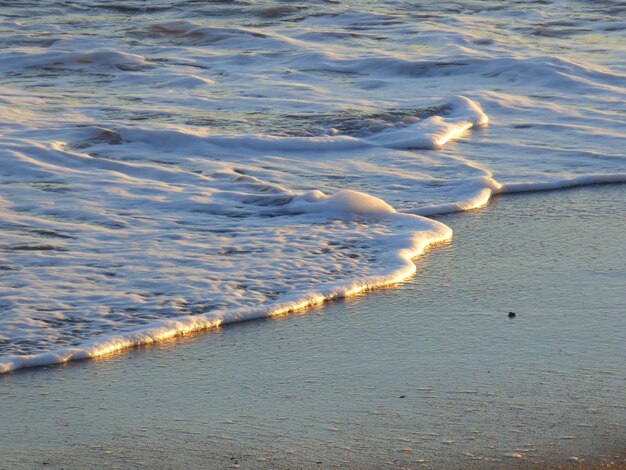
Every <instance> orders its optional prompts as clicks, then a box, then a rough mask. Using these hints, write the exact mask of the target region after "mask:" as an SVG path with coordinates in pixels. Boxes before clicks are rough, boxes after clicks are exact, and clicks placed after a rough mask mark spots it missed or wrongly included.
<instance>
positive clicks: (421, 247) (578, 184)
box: [0, 174, 626, 376]
mask: <svg viewBox="0 0 626 470" xmlns="http://www.w3.org/2000/svg"><path fill="white" fill-rule="evenodd" d="M625 177H626V175H624V174H613V175H604V177H601V178H596V177H594V176H593V175H592V176H584V177H579V178H572V179H571V180H561V181H555V182H552V183H550V182H548V183H539V184H534V183H529V184H526V183H521V184H513V185H506V186H499V188H498V189H497V190H496V189H493V190H488V191H489V194H488V195H487V196H486V200H485V202H479V203H477V204H476V205H475V206H471V207H469V208H467V209H458V208H457V209H455V210H453V211H449V210H447V209H446V208H445V207H446V206H445V205H444V206H443V209H442V210H443V212H441V213H437V212H434V213H433V214H429V213H428V212H429V210H428V209H429V208H426V209H427V210H426V211H425V213H424V214H422V212H420V211H414V212H409V214H411V213H415V215H423V216H424V217H426V218H428V219H431V220H434V221H438V219H441V218H445V217H447V216H450V215H452V216H458V215H463V214H464V213H466V212H469V211H473V210H477V209H482V208H484V207H486V206H488V205H489V204H490V203H492V202H493V200H494V198H499V197H502V196H509V195H526V194H533V193H543V192H552V191H569V190H572V189H574V190H575V189H579V188H588V187H596V186H613V185H623V184H625V183H626V181H625V180H624V178H625ZM494 184H495V182H494ZM494 188H495V187H494ZM479 199H480V198H479ZM457 205H458V204H453V206H455V207H456V206H457ZM400 214H401V213H400ZM452 238H453V234H449V235H440V236H439V238H437V239H435V238H432V239H430V240H428V241H421V242H420V243H419V244H418V246H417V247H414V249H413V251H412V254H411V255H410V256H403V258H406V259H405V261H406V262H407V264H410V265H411V269H408V268H406V269H404V268H400V269H396V270H395V271H394V274H396V273H398V272H401V273H400V274H398V275H395V276H394V277H393V278H389V276H385V275H376V276H373V277H368V278H366V279H362V280H358V281H350V282H349V283H348V284H345V285H341V286H338V287H333V288H331V289H330V290H328V289H327V290H326V291H323V292H319V293H315V294H314V296H313V297H312V296H310V295H309V296H306V297H303V298H301V299H298V300H296V301H291V302H283V303H279V304H276V305H274V306H270V307H269V308H268V307H258V308H252V309H251V311H250V312H246V313H243V312H242V313H238V312H235V315H234V317H235V319H233V320H230V319H226V320H225V319H224V317H227V316H228V315H227V314H220V315H217V316H215V315H211V314H198V315H193V316H191V317H189V316H186V317H179V318H172V319H167V320H161V321H158V322H156V323H149V324H146V325H144V326H142V327H140V328H137V329H135V330H131V331H128V332H120V333H119V334H117V335H116V336H108V335H104V337H103V338H102V339H100V338H98V337H95V338H93V339H90V340H88V341H86V342H84V343H82V344H80V345H77V346H68V347H64V348H61V349H57V350H52V351H47V352H44V353H37V354H34V355H28V356H6V357H5V358H4V362H3V361H2V359H3V358H2V357H0V376H1V375H2V374H5V373H11V372H15V371H18V370H22V369H29V368H37V367H46V366H54V365H58V364H65V363H68V362H73V361H83V360H97V359H99V358H105V357H107V356H109V355H112V354H125V353H127V352H128V351H130V350H133V349H136V348H142V347H145V346H147V345H151V344H158V343H163V342H167V341H178V340H181V339H182V338H184V337H188V336H189V335H195V334H203V333H206V332H210V331H211V330H214V329H216V328H221V327H224V326H226V325H231V324H238V323H243V322H247V321H256V320H261V319H271V318H275V317H278V316H283V315H292V314H297V313H300V312H306V311H308V310H309V309H312V308H317V307H319V306H323V305H326V304H329V303H331V302H336V301H338V300H345V299H350V298H351V297H354V296H358V295H362V294H367V293H369V292H372V291H376V290H380V289H384V288H390V287H394V286H397V285H398V284H400V283H402V282H406V281H407V280H409V279H410V278H411V276H413V275H414V274H415V270H414V269H412V265H413V264H414V263H415V262H416V259H417V258H419V257H421V256H424V254H425V253H426V252H427V251H428V250H430V249H432V248H433V247H436V246H437V245H439V244H442V243H447V242H449V241H450V240H451V239H452ZM380 279H382V280H380ZM238 317H242V318H238Z"/></svg>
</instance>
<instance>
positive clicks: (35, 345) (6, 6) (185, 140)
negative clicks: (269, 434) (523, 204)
mask: <svg viewBox="0 0 626 470" xmlns="http://www.w3.org/2000/svg"><path fill="white" fill-rule="evenodd" d="M625 126H626V4H625V3H624V2H623V1H593V2H590V1H575V0H567V1H565V0H542V1H489V0H483V1H459V2H439V1H423V2H408V1H377V2H371V1H364V0H354V1H349V2H339V1H331V0H328V1H310V2H298V1H290V2H286V1H285V2H277V1H253V0H250V1H238V0H232V1H227V0H220V1H191V0H187V1H182V0H181V1H174V0H169V1H165V0H160V1H150V2H145V1H139V0H129V1H123V2H122V1H106V2H105V1H97V0H75V1H69V0H68V1H53V0H51V1H47V2H40V1H28V0H19V1H17V0H16V1H10V0H9V1H6V0H0V372H8V371H11V370H15V369H19V368H21V367H27V366H36V365H45V364H53V363H58V362H66V361H68V360H72V359H80V358H86V357H94V356H98V355H101V354H106V353H109V352H112V351H116V350H120V349H123V348H126V347H129V346H133V345H138V344H146V343H152V342H155V341H159V340H162V339H166V338H170V337H172V336H176V335H181V334H185V333H189V332H192V331H197V330H201V329H205V328H210V327H212V326H217V325H220V324H225V323H233V322H238V321H243V320H249V319H254V318H262V317H267V316H274V315H280V314H285V313H289V312H292V311H295V310H299V309H302V308H305V307H307V306H310V305H315V304H319V303H321V302H324V301H326V300H328V299H334V298H342V297H346V296H350V295H353V294H355V293H358V292H361V291H363V290H367V289H371V288H375V287H379V286H384V285H393V284H395V283H397V282H398V281H400V280H403V279H405V278H407V277H409V276H411V275H412V274H413V273H414V272H415V269H416V268H415V264H414V263H413V261H412V260H413V258H415V257H416V256H417V255H419V254H420V253H422V251H423V250H424V249H425V248H426V247H427V246H428V245H431V244H434V243H439V242H442V241H445V240H448V239H450V237H451V236H452V230H451V229H450V228H449V227H447V226H446V225H445V224H443V223H441V222H437V221H435V220H433V219H431V218H430V217H432V216H437V215H441V214H446V213H451V212H460V211H466V210H471V209H474V208H477V207H480V206H483V205H485V204H488V203H489V200H490V198H491V197H492V196H493V195H496V194H505V193H511V192H520V191H537V190H548V189H561V188H566V187H571V186H578V185H587V184H597V183H623V182H626V152H625V150H624V149H625V148H626V145H625V144H626V138H625V137H626V134H625V132H624V128H625ZM611 204H614V208H613V209H614V212H615V214H617V215H619V214H623V212H624V209H625V207H624V206H625V204H624V201H623V199H621V200H615V201H613V202H612V203H611ZM581 210H584V207H582V208H581ZM573 215H574V216H575V215H576V214H573ZM616 220H617V221H618V222H619V220H620V219H619V217H617V218H616ZM581 223H583V222H582V221H581ZM612 223H615V221H614V220H612V218H611V217H607V220H606V224H607V225H609V224H612ZM479 229H480V228H479V227H477V230H479ZM543 236H544V235H543V234H542V233H537V234H536V238H537V241H538V243H539V242H541V239H542V237H543ZM598 237H599V238H601V237H602V233H598ZM486 243H487V241H486ZM518 249H519V250H523V249H525V248H524V247H518ZM571 255H572V256H575V253H572V254H571ZM425 256H427V254H426V255H425ZM449 295H450V296H454V292H450V294H449ZM398 326H399V327H401V326H402V325H398Z"/></svg>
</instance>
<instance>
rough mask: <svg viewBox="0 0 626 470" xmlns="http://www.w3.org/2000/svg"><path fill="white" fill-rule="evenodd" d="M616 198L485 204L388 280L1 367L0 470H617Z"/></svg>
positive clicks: (624, 416)
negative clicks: (194, 331)
mask: <svg viewBox="0 0 626 470" xmlns="http://www.w3.org/2000/svg"><path fill="white" fill-rule="evenodd" d="M625 196H626V187H624V186H623V185H614V186H594V187H588V188H582V189H573V190H569V191H560V192H545V193H533V194H523V195H515V196H507V197H501V198H496V199H495V200H494V201H493V202H492V203H491V204H490V205H489V206H488V207H486V208H484V209H480V210H476V211H472V212H469V213H464V214H457V215H450V216H445V217H441V218H440V220H441V221H442V222H444V223H446V224H447V225H449V226H450V227H452V228H453V230H454V233H455V236H454V240H453V241H452V242H449V243H446V244H444V245H440V246H437V247H435V248H433V249H431V250H429V251H428V252H427V253H426V254H425V255H424V256H422V257H420V258H418V259H416V260H415V262H416V264H417V267H418V274H417V275H416V276H415V277H414V278H413V279H411V280H409V281H408V282H405V283H403V284H401V285H399V286H396V287H395V288H390V289H385V290H381V291H376V292H372V293H368V294H364V295H360V296H358V297H356V298H352V299H348V300H345V301H341V302H334V303H330V304H328V305H326V306H324V307H321V308H317V309H313V310H310V311H306V312H302V313H301V314H295V315H291V316H286V317H282V318H275V319H270V320H261V321H253V322H247V323H242V324H237V325H232V326H227V327H224V328H221V329H217V330H213V331H210V332H207V333H205V334H199V335H196V336H193V337H187V338H181V339H180V340H177V341H172V342H169V343H166V344H159V345H156V346H150V347H145V348H142V349H136V350H132V351H130V352H127V353H125V354H119V355H114V356H109V357H104V358H102V359H99V360H92V361H83V362H77V363H70V364H67V365H63V366H53V367H46V368H35V369H26V370H21V371H17V372H14V373H9V374H6V375H3V376H0V397H1V398H2V403H3V406H2V426H1V427H0V453H1V454H2V456H3V457H2V460H1V461H0V468H3V469H18V468H25V469H26V468H261V469H264V468H476V469H483V468H485V469H486V468H503V469H504V468H596V467H597V468H626V460H624V458H625V457H626V455H625V454H624V449H626V394H625V392H624V390H625V384H626V366H625V364H626V351H625V349H624V342H623V339H624V331H626V318H625V317H624V315H623V313H624V310H625V307H626V305H625V299H624V295H623V286H624V279H625V271H624V265H625V263H624V261H625V260H624V251H623V227H624V222H625V220H624V214H623V212H615V208H616V204H615V201H623V200H624V198H625ZM538 233H541V237H537V236H536V234H538ZM510 311H512V312H515V313H516V316H515V317H514V318H509V312H510Z"/></svg>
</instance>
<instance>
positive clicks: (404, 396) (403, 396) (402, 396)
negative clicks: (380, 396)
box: [398, 395, 406, 398]
mask: <svg viewBox="0 0 626 470" xmlns="http://www.w3.org/2000/svg"><path fill="white" fill-rule="evenodd" d="M398 398H406V395H400V396H399V397H398Z"/></svg>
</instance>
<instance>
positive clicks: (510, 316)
mask: <svg viewBox="0 0 626 470" xmlns="http://www.w3.org/2000/svg"><path fill="white" fill-rule="evenodd" d="M516 316H517V314H516V313H515V312H509V318H515V317H516Z"/></svg>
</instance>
